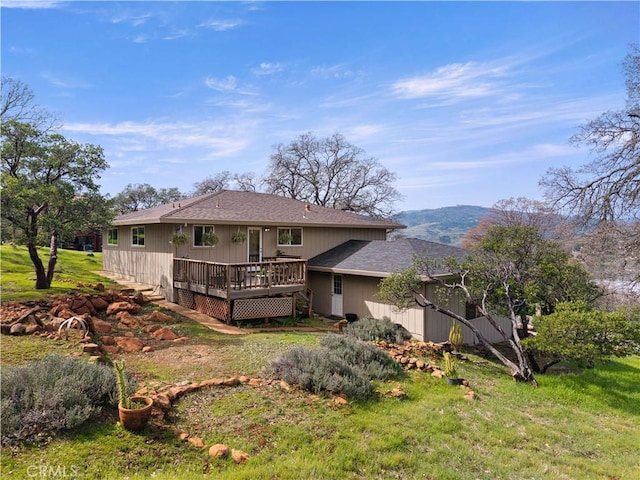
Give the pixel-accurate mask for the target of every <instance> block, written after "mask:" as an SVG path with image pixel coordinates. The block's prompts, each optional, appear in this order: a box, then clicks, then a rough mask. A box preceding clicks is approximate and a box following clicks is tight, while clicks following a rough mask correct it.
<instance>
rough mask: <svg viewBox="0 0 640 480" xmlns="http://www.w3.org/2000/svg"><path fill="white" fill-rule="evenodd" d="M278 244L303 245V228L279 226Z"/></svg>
mask: <svg viewBox="0 0 640 480" xmlns="http://www.w3.org/2000/svg"><path fill="white" fill-rule="evenodd" d="M278 245H279V246H283V245H298V246H300V245H302V229H301V228H278Z"/></svg>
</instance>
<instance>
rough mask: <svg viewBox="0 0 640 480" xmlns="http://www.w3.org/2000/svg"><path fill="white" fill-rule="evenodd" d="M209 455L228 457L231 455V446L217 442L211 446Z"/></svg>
mask: <svg viewBox="0 0 640 480" xmlns="http://www.w3.org/2000/svg"><path fill="white" fill-rule="evenodd" d="M209 455H210V456H212V457H218V458H226V457H228V456H229V447H227V446H226V445H225V444H223V443H216V444H215V445H213V446H211V447H210V448H209Z"/></svg>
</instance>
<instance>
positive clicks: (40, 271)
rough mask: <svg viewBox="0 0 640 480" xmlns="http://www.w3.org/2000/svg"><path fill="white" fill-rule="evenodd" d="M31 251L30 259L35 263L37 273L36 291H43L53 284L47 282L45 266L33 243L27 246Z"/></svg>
mask: <svg viewBox="0 0 640 480" xmlns="http://www.w3.org/2000/svg"><path fill="white" fill-rule="evenodd" d="M27 249H28V250H29V257H30V258H31V261H32V262H33V267H34V269H35V271H36V290H43V289H47V288H49V287H51V283H50V282H49V281H48V280H47V274H46V272H45V270H44V265H43V263H42V260H40V257H39V256H38V249H37V247H36V245H35V243H33V242H29V243H28V244H27Z"/></svg>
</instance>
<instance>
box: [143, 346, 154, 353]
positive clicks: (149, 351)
mask: <svg viewBox="0 0 640 480" xmlns="http://www.w3.org/2000/svg"><path fill="white" fill-rule="evenodd" d="M151 352H153V347H152V346H150V345H145V346H144V347H142V353H151Z"/></svg>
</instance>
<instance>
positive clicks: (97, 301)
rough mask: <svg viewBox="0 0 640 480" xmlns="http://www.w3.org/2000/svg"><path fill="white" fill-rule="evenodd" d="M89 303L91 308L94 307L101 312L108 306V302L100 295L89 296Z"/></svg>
mask: <svg viewBox="0 0 640 480" xmlns="http://www.w3.org/2000/svg"><path fill="white" fill-rule="evenodd" d="M103 288H104V287H103ZM91 305H93V308H95V309H96V311H97V312H102V311H103V310H106V309H107V308H108V307H109V302H107V301H106V300H105V299H104V298H102V297H100V296H94V297H91Z"/></svg>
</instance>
